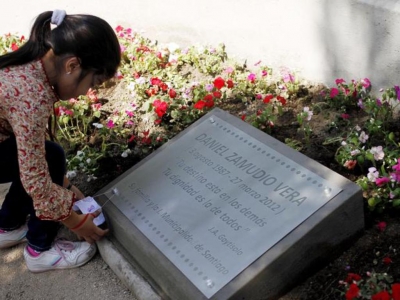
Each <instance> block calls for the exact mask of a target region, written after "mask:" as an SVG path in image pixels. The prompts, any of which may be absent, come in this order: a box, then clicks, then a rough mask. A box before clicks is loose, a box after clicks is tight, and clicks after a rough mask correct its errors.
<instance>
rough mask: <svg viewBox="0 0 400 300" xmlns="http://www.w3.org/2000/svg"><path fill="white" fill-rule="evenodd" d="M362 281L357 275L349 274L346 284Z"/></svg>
mask: <svg viewBox="0 0 400 300" xmlns="http://www.w3.org/2000/svg"><path fill="white" fill-rule="evenodd" d="M360 280H361V276H360V275H358V274H356V273H349V274H347V278H346V280H345V281H346V282H347V283H353V281H356V282H357V281H360Z"/></svg>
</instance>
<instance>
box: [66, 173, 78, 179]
mask: <svg viewBox="0 0 400 300" xmlns="http://www.w3.org/2000/svg"><path fill="white" fill-rule="evenodd" d="M66 176H67V178H68V179H71V178H74V177H76V172H75V171H68V172H67V175H66Z"/></svg>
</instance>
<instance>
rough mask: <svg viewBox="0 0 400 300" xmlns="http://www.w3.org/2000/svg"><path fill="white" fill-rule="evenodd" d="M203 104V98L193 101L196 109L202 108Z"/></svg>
mask: <svg viewBox="0 0 400 300" xmlns="http://www.w3.org/2000/svg"><path fill="white" fill-rule="evenodd" d="M204 105H206V103H205V102H204V101H203V100H199V101H197V102H196V103H195V105H194V106H193V107H194V108H196V109H203V108H204Z"/></svg>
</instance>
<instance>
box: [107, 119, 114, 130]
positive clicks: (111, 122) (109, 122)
mask: <svg viewBox="0 0 400 300" xmlns="http://www.w3.org/2000/svg"><path fill="white" fill-rule="evenodd" d="M107 127H108V128H110V129H111V128H114V127H115V124H114V121H113V120H108V122H107Z"/></svg>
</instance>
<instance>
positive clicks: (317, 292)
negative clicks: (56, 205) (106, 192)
mask: <svg viewBox="0 0 400 300" xmlns="http://www.w3.org/2000/svg"><path fill="white" fill-rule="evenodd" d="M323 88H324V87H323V86H321V85H318V84H309V85H304V86H301V88H300V90H299V91H298V92H297V94H296V95H293V96H292V99H291V101H288V103H287V106H286V107H285V110H284V113H283V114H282V115H281V116H280V117H279V118H278V119H277V120H276V122H275V124H274V127H273V128H272V130H271V132H269V134H270V135H272V136H273V137H275V138H276V139H278V140H280V141H282V142H285V141H286V142H288V140H287V139H288V138H289V139H291V141H292V143H294V142H296V141H302V142H301V143H297V146H298V147H297V150H298V151H300V152H302V153H303V154H305V155H307V156H308V157H310V158H312V159H313V160H315V161H317V162H319V163H321V164H322V165H324V166H326V167H328V168H330V169H332V170H333V171H335V172H337V173H339V174H341V175H342V176H344V177H346V178H348V179H349V180H352V181H355V179H356V178H357V176H358V175H360V174H357V172H349V171H348V170H347V169H345V168H344V167H342V166H340V165H339V164H338V163H337V162H336V161H335V159H334V154H335V151H336V149H337V148H338V143H331V144H329V143H325V142H326V141H327V140H328V139H330V138H337V137H340V136H342V137H344V136H345V135H346V129H347V127H346V125H347V123H346V122H345V121H344V120H343V119H340V118H338V116H339V115H340V114H339V113H338V112H336V111H333V110H332V111H330V110H327V109H325V107H324V106H323V102H322V98H321V94H320V92H321V90H322V89H323ZM125 91H126V89H124V87H123V86H118V85H117V86H113V87H110V88H109V89H108V90H105V91H103V97H104V98H107V99H108V100H109V101H110V102H109V103H111V104H112V105H111V106H110V111H113V109H115V108H116V107H117V108H121V107H123V106H124V105H125V103H123V102H118V101H120V100H119V99H124V96H126V95H125V93H126V92H125ZM311 105H313V107H314V110H313V111H314V116H313V118H312V120H311V121H310V122H311V123H310V125H311V127H312V129H313V133H312V136H311V138H310V140H309V142H308V143H305V142H304V136H303V134H302V133H301V132H300V131H299V130H298V128H299V124H298V122H297V119H296V115H297V113H299V112H301V111H302V110H303V107H304V106H311ZM219 107H220V108H222V109H224V110H226V111H228V112H230V113H231V114H232V115H235V116H237V117H241V116H242V115H243V114H247V115H250V114H251V113H253V112H255V111H256V110H257V104H256V102H254V103H250V104H248V103H247V104H245V103H242V102H241V101H237V100H236V101H235V100H231V101H229V102H227V103H224V104H221V105H219ZM317 107H320V110H318V109H317ZM351 116H352V118H353V119H352V121H353V123H354V124H357V121H359V122H360V123H359V124H362V122H364V121H365V116H364V115H363V114H362V113H361V112H359V111H353V112H351ZM332 121H335V122H336V125H337V126H330V124H331V123H332ZM354 121H355V122H354ZM341 122H342V123H341ZM137 126H141V127H142V128H145V129H148V126H149V124H137ZM395 132H396V131H395ZM397 132H399V130H397ZM142 158H143V157H139V156H135V155H132V156H130V157H129V158H121V157H116V158H112V159H111V158H109V159H106V160H104V161H103V162H102V164H101V172H100V174H99V176H98V179H97V180H96V181H91V182H89V183H87V182H86V181H85V180H84V179H83V177H82V176H80V175H79V176H78V177H76V178H75V179H73V182H74V184H76V185H77V186H78V187H79V188H80V189H81V190H82V191H83V192H84V193H85V194H88V195H91V194H95V193H96V192H97V191H98V190H100V189H101V188H103V187H104V186H105V185H106V184H107V183H109V182H110V181H112V180H113V179H115V178H116V177H118V176H119V175H121V174H122V173H123V172H125V171H126V170H128V169H130V168H131V167H132V166H133V165H134V164H136V163H137V162H138V161H140V159H142ZM364 211H365V213H364V218H365V230H364V232H363V233H362V234H361V235H360V236H359V237H358V238H356V239H355V240H354V241H353V243H351V245H349V246H348V247H346V248H345V249H344V250H343V249H341V250H340V251H338V252H337V253H332V255H331V257H330V258H329V260H327V261H325V262H324V263H321V265H320V266H319V268H317V269H314V270H312V272H311V273H310V274H308V276H305V277H304V280H303V281H302V282H296V283H293V287H294V288H293V289H292V290H291V291H290V292H289V293H288V294H286V295H285V296H283V297H282V298H280V299H281V300H292V299H309V300H311V299H318V300H322V299H330V300H331V299H344V296H343V288H341V287H340V284H339V281H340V280H344V279H345V278H346V277H347V274H348V273H349V272H351V273H357V274H360V275H361V276H363V277H364V276H365V274H366V272H373V271H375V272H377V273H385V272H386V273H388V274H390V275H391V276H393V278H394V281H395V282H400V255H399V252H400V239H399V228H400V221H399V220H400V219H399V215H400V214H399V212H398V211H391V212H387V213H384V214H378V213H374V212H370V211H369V210H368V208H367V206H365V209H364ZM381 221H384V222H386V224H387V227H386V228H385V229H384V230H381V229H379V228H378V226H377V224H378V223H379V222H381ZM385 257H390V259H391V260H392V262H391V263H389V264H387V263H384V262H383V258H385ZM305 275H307V274H305Z"/></svg>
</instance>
